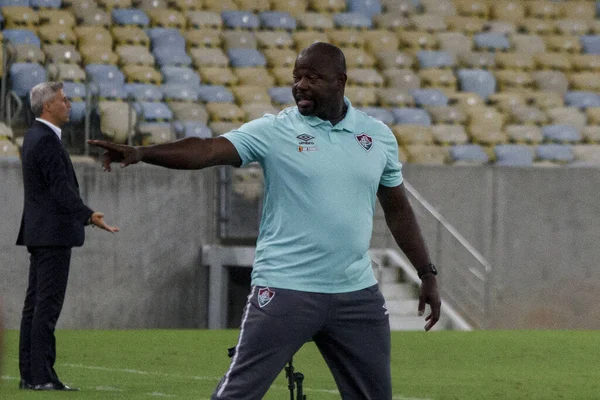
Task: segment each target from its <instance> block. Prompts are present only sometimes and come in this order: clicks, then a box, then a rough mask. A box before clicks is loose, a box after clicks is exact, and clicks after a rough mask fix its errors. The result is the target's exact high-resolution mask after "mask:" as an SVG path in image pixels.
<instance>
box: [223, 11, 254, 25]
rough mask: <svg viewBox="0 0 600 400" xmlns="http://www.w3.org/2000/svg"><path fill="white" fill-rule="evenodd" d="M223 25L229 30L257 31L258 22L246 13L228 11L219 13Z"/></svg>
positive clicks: (249, 13) (252, 15)
mask: <svg viewBox="0 0 600 400" xmlns="http://www.w3.org/2000/svg"><path fill="white" fill-rule="evenodd" d="M221 18H222V19H223V24H224V25H225V26H226V27H227V28H229V29H258V28H259V27H260V20H259V19H258V17H257V16H256V15H255V14H253V13H251V12H248V11H237V10H228V11H223V12H221Z"/></svg>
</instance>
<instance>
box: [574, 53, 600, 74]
mask: <svg viewBox="0 0 600 400" xmlns="http://www.w3.org/2000/svg"><path fill="white" fill-rule="evenodd" d="M570 58H571V64H572V66H573V69H574V70H575V71H593V72H600V54H573V55H572V56H571V57H570Z"/></svg>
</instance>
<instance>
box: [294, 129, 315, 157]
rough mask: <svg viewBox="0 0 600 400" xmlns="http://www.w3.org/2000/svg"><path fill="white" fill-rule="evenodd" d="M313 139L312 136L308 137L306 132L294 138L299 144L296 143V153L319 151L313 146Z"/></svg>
mask: <svg viewBox="0 0 600 400" xmlns="http://www.w3.org/2000/svg"><path fill="white" fill-rule="evenodd" d="M314 138H315V137H314V136H310V135H309V134H308V133H306V132H304V133H303V134H301V135H298V136H296V139H298V140H299V142H298V152H300V153H302V152H303V151H317V150H319V148H318V147H315V146H314V144H315V142H313V141H312V140H313V139H314Z"/></svg>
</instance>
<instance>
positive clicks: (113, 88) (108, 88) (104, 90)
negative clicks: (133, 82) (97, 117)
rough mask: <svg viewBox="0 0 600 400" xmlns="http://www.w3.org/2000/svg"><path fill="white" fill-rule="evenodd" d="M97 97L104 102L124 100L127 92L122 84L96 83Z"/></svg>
mask: <svg viewBox="0 0 600 400" xmlns="http://www.w3.org/2000/svg"><path fill="white" fill-rule="evenodd" d="M98 96H99V97H100V98H102V99H105V100H125V99H126V98H127V91H126V90H125V86H124V85H123V84H122V83H116V82H111V83H104V82H98Z"/></svg>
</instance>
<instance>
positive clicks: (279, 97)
mask: <svg viewBox="0 0 600 400" xmlns="http://www.w3.org/2000/svg"><path fill="white" fill-rule="evenodd" d="M269 96H271V100H272V101H273V103H275V104H282V105H284V104H294V103H295V100H294V96H293V95H292V88H290V87H289V86H276V87H272V88H269Z"/></svg>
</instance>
